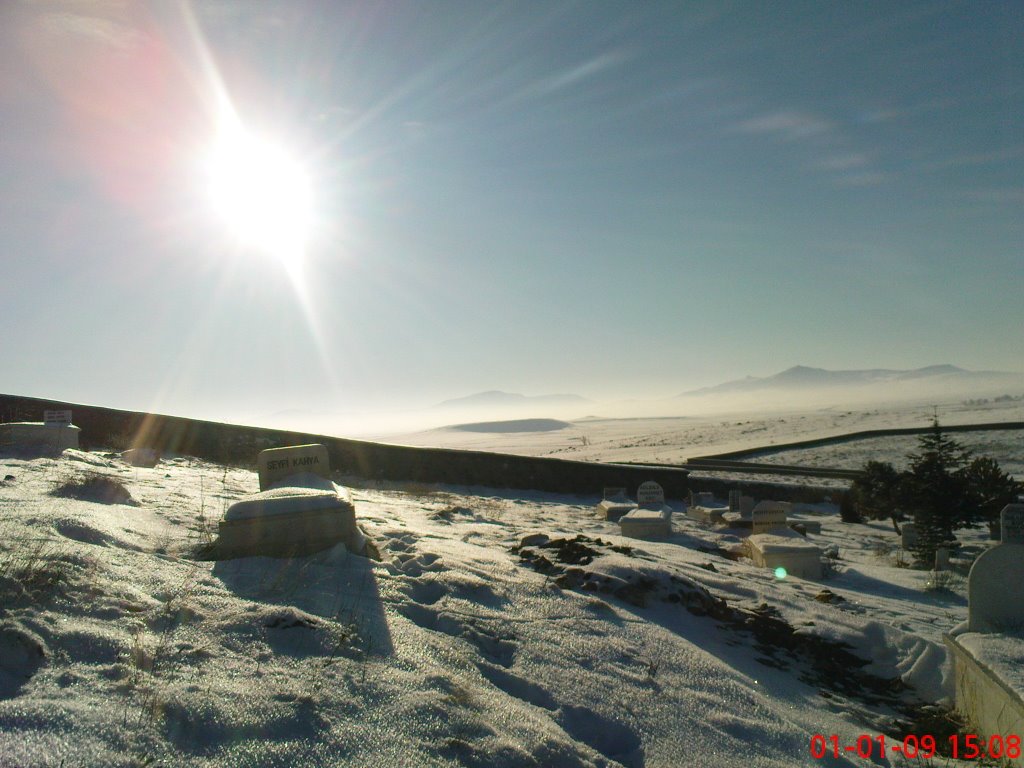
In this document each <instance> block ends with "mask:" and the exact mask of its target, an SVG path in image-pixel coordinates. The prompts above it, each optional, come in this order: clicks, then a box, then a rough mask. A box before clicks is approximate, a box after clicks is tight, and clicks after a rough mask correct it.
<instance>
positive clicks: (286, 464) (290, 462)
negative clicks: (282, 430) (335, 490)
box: [256, 443, 331, 491]
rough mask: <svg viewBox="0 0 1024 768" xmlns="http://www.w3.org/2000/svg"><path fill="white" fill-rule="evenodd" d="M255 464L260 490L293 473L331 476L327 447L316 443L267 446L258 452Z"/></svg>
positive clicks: (275, 484)
mask: <svg viewBox="0 0 1024 768" xmlns="http://www.w3.org/2000/svg"><path fill="white" fill-rule="evenodd" d="M256 466H257V468H258V470H259V475H260V490H261V491H266V490H268V489H270V488H273V487H275V486H280V485H283V484H285V483H284V482H283V481H286V480H287V478H288V477H290V476H295V475H303V474H306V475H317V476H319V477H321V478H324V479H325V480H330V478H331V462H330V459H329V457H328V455H327V447H326V446H323V445H320V444H318V443H310V444H308V445H290V446H288V447H286V448H268V449H267V450H265V451H260V452H259V455H258V456H257V457H256ZM299 484H302V485H308V483H299Z"/></svg>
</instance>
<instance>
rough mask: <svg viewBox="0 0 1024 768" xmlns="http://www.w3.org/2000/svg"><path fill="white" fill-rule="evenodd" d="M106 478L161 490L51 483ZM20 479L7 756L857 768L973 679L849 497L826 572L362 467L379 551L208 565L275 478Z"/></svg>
mask: <svg viewBox="0 0 1024 768" xmlns="http://www.w3.org/2000/svg"><path fill="white" fill-rule="evenodd" d="M88 473H98V474H99V475H102V476H105V477H109V478H113V479H116V480H117V481H119V482H120V483H121V484H123V485H124V486H125V487H126V488H127V490H128V491H129V492H130V494H131V496H132V498H133V499H134V501H135V504H134V505H127V504H109V503H100V502H98V501H89V500H82V499H77V498H65V497H56V496H53V495H51V492H52V491H53V490H54V488H56V487H57V486H59V485H61V484H63V483H65V482H66V481H67V480H68V479H70V478H74V477H78V476H82V475H85V474H88ZM0 478H6V479H4V480H3V481H2V483H0V595H2V601H0V765H3V766H26V767H31V766H39V767H40V768H41V767H42V766H59V765H64V766H142V765H168V766H171V765H173V766H211V767H212V766H217V767H218V768H222V767H223V766H299V765H301V766H388V767H389V768H390V767H391V766H399V765H401V766H413V765H415V766H448V765H452V766H454V765H461V766H499V767H511V766H517V767H518V766H618V765H622V766H631V767H633V768H640V767H641V766H647V767H649V768H654V767H656V766H666V767H667V766H715V768H720V767H725V768H728V767H729V766H735V767H736V768H741V767H742V768H755V767H759V768H768V767H778V768H783V767H784V766H785V767H787V768H788V767H790V766H797V765H802V766H823V765H830V766H839V765H857V764H860V763H858V761H857V758H855V757H851V758H848V759H845V758H844V759H833V760H814V759H812V758H811V756H810V753H809V743H810V737H811V735H812V734H815V733H823V734H838V735H839V738H840V739H841V740H842V741H843V743H853V742H854V741H855V739H856V737H857V736H858V735H860V734H863V733H872V734H875V733H878V732H880V731H884V732H886V733H889V734H891V735H894V734H897V733H898V732H899V731H900V730H901V728H902V727H903V725H900V722H904V723H906V722H909V720H910V719H912V718H913V717H914V716H915V715H914V713H915V710H914V707H915V706H916V705H917V704H920V702H921V701H937V700H940V699H941V698H942V697H943V696H945V695H947V694H948V691H949V689H948V683H949V680H948V678H949V669H948V666H947V661H946V654H945V651H944V649H943V646H942V644H941V640H940V637H941V633H942V632H943V631H945V630H948V629H950V628H952V627H953V626H954V625H955V624H957V623H958V622H959V621H961V620H962V619H963V618H964V617H965V615H966V608H965V600H964V597H963V591H964V586H963V584H962V583H961V582H959V581H957V579H956V578H954V581H953V583H952V585H951V586H952V589H951V591H945V592H927V591H925V589H924V586H925V581H926V579H927V578H928V574H927V573H923V572H917V571H912V570H907V569H904V568H898V567H896V562H895V551H894V549H893V547H894V544H895V534H894V533H893V532H892V530H891V528H890V529H887V528H886V526H883V525H870V526H847V525H842V524H840V523H839V521H838V518H837V517H836V516H835V514H834V510H832V509H831V508H830V507H829V506H828V505H822V506H819V507H817V508H815V509H813V510H811V513H812V514H818V515H820V516H821V520H822V521H823V524H824V530H825V533H824V534H823V535H822V536H820V537H815V538H816V539H817V540H818V541H819V543H821V544H822V545H823V546H825V547H828V546H830V545H831V546H833V547H834V548H835V550H836V554H837V555H838V559H836V560H834V568H833V569H832V570H833V573H832V575H831V577H830V578H829V579H828V580H827V581H826V582H825V583H821V584H819V583H813V582H806V581H802V580H799V579H793V578H786V579H784V580H779V579H776V578H775V577H774V576H773V575H772V574H771V573H770V572H768V571H766V570H762V569H757V568H755V567H754V566H753V565H752V564H751V563H750V562H749V561H745V560H735V559H731V558H730V557H728V556H726V555H728V553H729V551H730V550H731V549H733V548H735V545H736V544H737V543H738V541H739V539H738V536H739V535H740V534H739V533H738V532H716V531H712V530H710V529H707V528H704V527H702V526H700V525H698V524H697V523H694V522H692V521H690V520H688V519H687V518H685V517H683V516H682V515H679V514H677V515H676V520H675V533H674V535H673V536H672V538H671V539H670V540H669V541H666V542H660V543H651V542H642V541H635V540H630V539H623V538H621V537H620V536H619V535H618V528H617V526H616V525H614V524H611V523H607V522H605V521H603V520H601V519H599V518H598V517H597V516H596V515H595V513H594V504H595V503H596V501H597V500H598V498H597V495H596V494H595V495H594V496H593V497H576V496H556V495H550V494H540V493H532V494H531V493H527V494H507V493H497V492H494V491H491V490H488V489H482V488H459V487H433V486H430V487H427V486H412V485H405V486H401V485H386V484H385V485H382V484H379V483H378V484H374V485H373V486H372V487H366V486H365V484H360V483H359V482H357V481H355V480H353V479H351V478H350V479H349V482H350V484H351V485H353V486H354V500H355V504H356V511H357V517H358V519H359V521H360V523H361V525H362V526H363V528H364V529H365V531H366V533H367V534H368V535H369V536H370V537H371V538H372V539H373V541H374V542H375V543H376V546H377V547H378V548H379V550H380V554H381V559H380V560H379V561H373V560H368V559H366V558H363V557H358V556H355V555H351V554H349V553H347V552H346V551H345V550H344V548H343V547H341V546H338V547H335V548H334V549H331V550H328V551H326V552H322V553H320V554H316V555H311V556H307V557H300V558H294V559H273V558H243V559H238V560H231V561H221V562H210V561H202V560H197V559H195V552H196V551H197V550H199V549H200V545H201V544H202V543H203V542H204V541H205V540H206V539H207V537H208V534H209V532H210V531H211V528H212V526H214V525H215V523H216V521H217V520H218V519H219V517H220V516H221V515H222V514H223V511H224V509H225V508H226V507H227V505H228V504H229V503H230V502H231V501H233V500H235V499H238V498H242V497H244V496H245V495H246V494H249V493H251V492H254V491H256V490H257V485H258V484H257V480H256V476H255V473H253V472H250V471H246V470H240V469H231V468H225V467H221V466H217V465H214V464H210V463H206V462H202V461H197V460H193V459H189V458H187V457H178V458H172V459H170V460H165V461H162V462H161V463H160V464H159V465H158V466H157V467H155V468H153V469H145V468H135V467H129V466H127V465H125V464H123V463H122V462H120V461H119V460H117V459H116V458H114V457H112V456H105V455H101V454H96V453H84V452H78V451H67V452H65V454H64V456H63V457H62V458H60V459H48V458H40V459H31V460H23V459H15V458H2V457H0ZM94 498H99V497H94ZM670 502H671V503H672V504H673V505H674V506H675V507H676V509H681V502H680V501H679V500H671V499H670ZM580 537H581V538H580ZM840 644H842V645H840ZM886 680H889V681H895V680H899V681H901V682H902V683H903V684H906V685H908V686H910V688H908V689H907V690H905V691H903V692H902V693H893V692H890V693H886V692H884V690H883V689H884V685H885V684H884V681H886ZM893 690H895V689H893ZM881 764H883V765H884V764H886V763H885V762H884V761H883V762H882V763H881Z"/></svg>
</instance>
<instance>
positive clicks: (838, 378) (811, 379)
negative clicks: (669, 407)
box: [678, 364, 1019, 397]
mask: <svg viewBox="0 0 1024 768" xmlns="http://www.w3.org/2000/svg"><path fill="white" fill-rule="evenodd" d="M999 378H1005V379H1006V381H1007V382H1010V381H1016V380H1019V376H1018V375H1017V374H1012V373H1004V372H1001V371H968V370H965V369H963V368H958V367H957V366H955V365H949V364H946V365H929V366H927V367H925V368H915V369H912V370H893V369H889V368H870V369H865V370H851V371H829V370H826V369H825V368H809V367H807V366H805V365H797V366H794V367H792V368H787V369H786V370H785V371H782V372H781V373H776V374H775V375H774V376H766V377H757V376H747V377H746V378H743V379H736V380H734V381H727V382H725V383H723V384H716V385H715V386H713V387H703V388H701V389H694V390H691V391H689V392H683V393H682V394H681V395H678V397H694V396H700V395H725V394H738V393H747V392H764V391H777V390H794V389H815V390H818V389H825V388H831V387H864V386H878V385H900V384H903V383H907V382H911V383H920V384H933V383H934V384H950V385H956V386H961V385H969V384H971V383H973V382H981V381H984V382H992V381H993V379H999Z"/></svg>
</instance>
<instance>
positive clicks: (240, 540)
mask: <svg viewBox="0 0 1024 768" xmlns="http://www.w3.org/2000/svg"><path fill="white" fill-rule="evenodd" d="M256 463H257V467H258V468H259V477H260V492H259V493H257V494H254V495H253V496H250V497H249V498H247V499H244V500H242V501H239V502H236V503H234V504H232V505H231V506H230V507H228V510H227V512H226V513H225V514H224V519H223V520H222V521H221V523H220V529H219V533H220V536H219V538H218V540H217V552H218V555H219V556H220V557H222V558H230V557H245V556H251V555H278V556H282V555H283V556H290V555H293V554H306V553H309V552H315V551H318V550H322V549H327V548H328V547H332V546H334V545H335V544H337V543H339V542H343V543H344V544H345V546H346V547H347V548H348V549H349V550H350V551H353V552H357V553H362V552H364V551H365V549H366V537H365V536H364V535H363V532H362V531H361V530H360V529H359V526H358V525H357V524H356V519H355V507H354V506H353V505H352V500H351V497H350V495H349V492H348V490H347V489H345V488H342V487H340V486H338V485H335V484H334V483H333V482H331V479H330V476H331V467H330V461H329V458H328V454H327V448H326V447H325V446H323V445H317V444H312V445H293V446H288V447H287V448H270V449H267V450H265V451H260V453H259V456H257V460H256Z"/></svg>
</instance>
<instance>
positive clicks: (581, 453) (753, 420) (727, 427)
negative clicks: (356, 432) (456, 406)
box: [380, 402, 1024, 472]
mask: <svg viewBox="0 0 1024 768" xmlns="http://www.w3.org/2000/svg"><path fill="white" fill-rule="evenodd" d="M935 412H936V411H935V410H934V409H933V407H932V406H930V405H927V404H921V405H916V406H915V405H905V404H903V405H898V406H889V407H885V406H878V407H875V408H869V409H846V408H838V407H837V408H828V409H816V410H804V411H800V410H793V411H791V412H782V411H779V412H776V413H772V414H770V415H765V414H751V413H734V414H728V415H716V416H693V417H685V416H678V417H666V418H636V419H633V418H625V419H622V418H620V419H599V418H592V419H581V420H576V421H572V422H568V423H567V425H566V426H565V427H564V428H562V429H546V430H544V431H536V432H521V431H509V432H502V431H500V430H499V429H498V428H497V427H492V428H491V429H489V430H488V431H470V430H467V429H460V428H454V427H448V428H441V429H432V430H427V431H425V432H415V433H411V434H393V435H386V436H381V437H380V439H382V440H383V441H384V442H392V443H399V444H404V445H421V446H433V447H437V448H459V449H465V450H481V451H497V452H500V453H513V454H524V455H529V456H557V457H560V458H567V459H579V460H582V461H630V462H648V461H649V462H658V463H666V464H678V463H682V462H685V461H686V460H687V459H689V458H693V457H696V456H705V455H710V454H719V453H727V452H732V451H745V450H750V449H754V448H761V447H763V446H770V445H777V444H780V443H789V442H794V441H798V440H814V439H819V438H823V437H831V436H834V435H842V434H847V433H849V432H859V431H863V430H870V429H893V428H900V427H926V426H928V425H929V424H931V420H932V416H933V414H934V413H935ZM937 413H938V417H939V421H940V423H942V424H944V425H950V426H952V425H955V424H984V423H995V422H1010V421H1018V422H1019V421H1024V403H1021V402H1008V403H987V404H985V405H963V404H955V403H948V404H945V405H942V406H940V407H939V408H938V411H937ZM964 434H965V435H966V434H972V435H973V434H977V433H964ZM1021 434H1022V433H1021V432H1019V431H1018V432H1016V433H1013V434H1011V436H1010V440H1011V441H1012V440H1013V439H1014V435H1015V436H1016V437H1017V438H1018V439H1017V440H1016V443H1013V447H1014V449H1015V450H1017V454H1018V455H1019V447H1020V444H1021V440H1020V439H1019V436H1020V435H1021ZM955 437H956V439H958V440H960V439H961V435H960V434H958V435H955ZM985 439H986V438H984V437H980V438H977V440H978V441H979V442H978V444H977V446H976V447H978V448H979V450H980V452H985V451H986V450H988V449H992V448H993V447H995V449H996V450H997V452H998V449H999V446H992V445H988V444H985V443H984V440H985ZM899 440H902V442H896V443H893V444H892V447H891V448H890V447H888V446H887V445H880V444H874V445H872V446H870V448H869V449H868V450H870V451H871V454H870V456H869V455H867V453H866V452H865V451H860V452H859V453H856V452H850V451H848V452H846V453H843V454H839V455H831V454H824V455H823V458H822V460H821V462H820V463H823V464H830V465H832V466H838V467H848V468H854V469H855V468H859V467H860V466H862V465H863V463H864V461H866V460H867V458H879V456H876V455H875V454H874V451H875V450H876V449H880V450H881V451H882V452H883V455H884V457H885V458H883V459H881V460H898V459H901V458H902V457H903V455H904V448H905V447H906V446H907V445H909V446H910V447H913V446H914V445H915V442H914V438H910V439H909V442H907V439H906V438H900V439H899ZM972 440H975V438H974V437H972V438H971V439H970V440H968V439H966V438H964V439H963V442H965V443H970V442H971V441H972ZM1004 444H1005V442H1004ZM972 446H973V443H972ZM993 455H997V454H993ZM803 458H804V457H803V456H796V455H787V456H786V457H785V459H786V461H785V463H803ZM997 458H999V456H998V455H997ZM826 459H827V460H826ZM759 460H760V459H759ZM777 460H778V461H779V462H780V463H783V461H782V459H777ZM1000 460H1001V461H1002V459H1000ZM1022 472H1024V469H1022Z"/></svg>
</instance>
